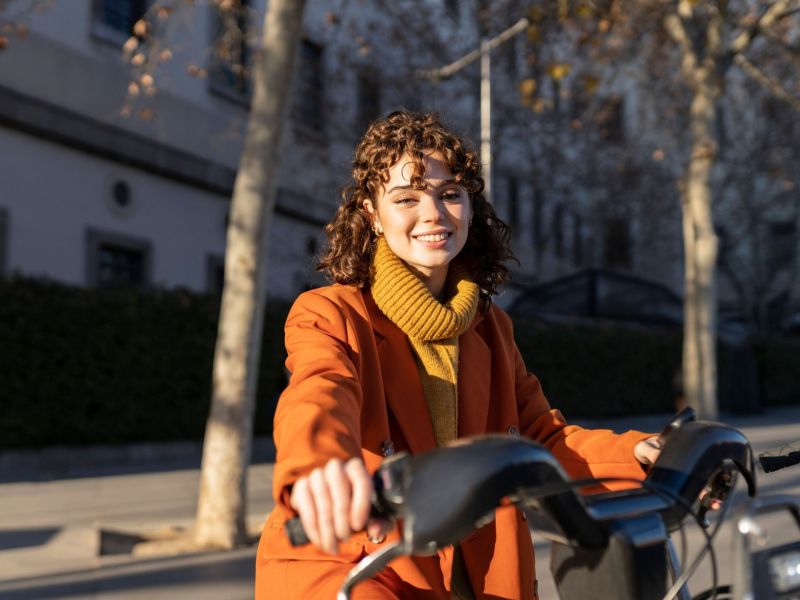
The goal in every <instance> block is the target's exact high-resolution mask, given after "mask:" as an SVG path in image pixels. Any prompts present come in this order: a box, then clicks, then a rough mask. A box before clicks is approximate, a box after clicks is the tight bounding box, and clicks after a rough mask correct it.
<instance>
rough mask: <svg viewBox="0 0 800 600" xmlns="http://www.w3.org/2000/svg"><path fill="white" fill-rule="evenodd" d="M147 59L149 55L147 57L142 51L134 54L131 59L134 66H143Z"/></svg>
mask: <svg viewBox="0 0 800 600" xmlns="http://www.w3.org/2000/svg"><path fill="white" fill-rule="evenodd" d="M145 60H147V57H145V55H144V54H142V53H141V52H137V53H136V54H134V55H133V58H132V59H131V64H132V65H133V66H134V67H141V66H142V65H143V64H144V62H145Z"/></svg>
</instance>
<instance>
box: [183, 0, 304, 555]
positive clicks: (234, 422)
mask: <svg viewBox="0 0 800 600" xmlns="http://www.w3.org/2000/svg"><path fill="white" fill-rule="evenodd" d="M304 7H305V1H304V0H270V2H269V6H268V11H267V15H266V17H265V19H264V32H263V37H262V48H261V49H260V50H259V51H258V52H257V54H256V58H255V67H254V70H253V86H254V87H253V99H252V105H251V112H250V119H249V121H248V126H247V135H246V138H245V144H244V150H243V152H242V156H241V159H240V162H239V171H238V174H237V176H236V183H235V185H234V190H233V198H232V200H231V211H230V219H229V224H228V232H227V247H226V252H225V287H224V290H223V293H222V306H221V309H220V318H219V329H218V332H217V345H216V349H215V353H214V370H213V383H212V386H213V387H212V398H211V412H210V415H209V417H208V422H207V424H206V435H205V441H204V444H203V463H202V471H201V476H200V493H199V497H198V504H197V522H196V525H195V529H194V537H195V543H196V544H198V545H200V546H203V547H216V548H232V547H234V546H236V545H239V544H242V543H244V542H245V541H246V540H247V529H246V526H245V512H246V510H245V508H246V507H245V502H246V489H247V466H248V464H249V462H250V452H251V446H252V433H253V413H254V407H255V395H256V385H257V381H258V365H259V356H260V352H261V332H262V322H263V316H264V303H265V298H266V280H265V279H266V278H265V273H266V258H267V252H266V249H267V247H268V246H267V242H268V237H269V225H270V222H271V217H272V210H273V205H274V202H275V189H276V179H277V174H278V159H279V157H280V147H281V138H282V134H283V127H284V121H285V119H286V113H287V107H288V103H289V102H288V101H289V93H290V90H291V87H292V86H291V82H292V78H293V74H294V70H295V69H294V64H295V55H296V53H297V52H296V50H297V44H298V40H299V39H300V36H301V32H302V20H303V10H304Z"/></svg>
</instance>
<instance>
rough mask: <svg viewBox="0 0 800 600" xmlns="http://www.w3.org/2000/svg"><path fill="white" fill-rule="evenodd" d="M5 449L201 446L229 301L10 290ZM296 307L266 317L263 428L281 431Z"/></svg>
mask: <svg viewBox="0 0 800 600" xmlns="http://www.w3.org/2000/svg"><path fill="white" fill-rule="evenodd" d="M0 298H2V301H0V340H1V342H0V447H5V448H9V447H22V446H43V445H54V444H86V443H119V442H128V441H156V440H175V439H198V438H201V437H202V435H203V432H204V428H205V422H206V417H207V415H208V406H209V400H210V387H211V364H212V360H213V354H214V340H215V337H216V327H217V316H218V312H219V303H218V300H217V299H216V298H212V297H209V296H202V295H197V294H192V293H189V292H186V291H180V290H177V291H169V292H166V291H146V292H140V291H133V290H86V289H78V288H73V287H69V286H64V285H60V284H55V283H48V282H42V281H31V280H14V281H6V282H0ZM287 310H288V306H287V305H271V306H268V308H267V314H266V318H265V326H264V335H265V337H264V344H263V354H262V357H263V360H262V365H261V374H260V383H259V398H258V409H257V412H256V424H255V430H256V432H257V433H265V432H268V431H270V430H271V427H272V410H273V407H274V397H275V394H276V388H278V387H279V386H280V385H281V384H282V381H281V378H282V377H283V372H282V368H283V353H284V351H283V322H284V320H285V318H286V313H287Z"/></svg>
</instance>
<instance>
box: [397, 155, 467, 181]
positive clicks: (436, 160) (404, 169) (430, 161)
mask: <svg viewBox="0 0 800 600" xmlns="http://www.w3.org/2000/svg"><path fill="white" fill-rule="evenodd" d="M422 162H423V165H425V176H424V177H423V179H424V180H426V181H428V180H430V181H442V180H447V179H452V178H453V174H452V173H451V172H450V167H449V166H448V165H447V162H446V161H445V159H444V156H443V155H442V153H441V152H431V153H426V154H425V156H424V158H423V159H422ZM413 176H414V160H413V159H412V158H411V155H409V154H406V155H404V156H403V157H402V158H401V159H400V160H399V161H397V162H396V163H395V164H394V165H392V166H391V167H390V168H389V181H388V182H387V184H386V188H387V189H389V188H392V187H394V186H397V185H409V184H410V183H411V178H412V177H413Z"/></svg>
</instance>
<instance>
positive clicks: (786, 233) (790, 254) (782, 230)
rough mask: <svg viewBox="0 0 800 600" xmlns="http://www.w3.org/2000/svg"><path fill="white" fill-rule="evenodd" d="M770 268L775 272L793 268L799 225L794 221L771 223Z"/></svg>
mask: <svg viewBox="0 0 800 600" xmlns="http://www.w3.org/2000/svg"><path fill="white" fill-rule="evenodd" d="M769 233H770V236H769V240H770V245H769V268H770V271H771V272H773V273H777V272H778V271H781V270H783V269H791V267H792V265H793V264H794V259H795V255H796V253H797V225H796V224H795V223H794V222H793V221H776V222H774V223H770V224H769Z"/></svg>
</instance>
